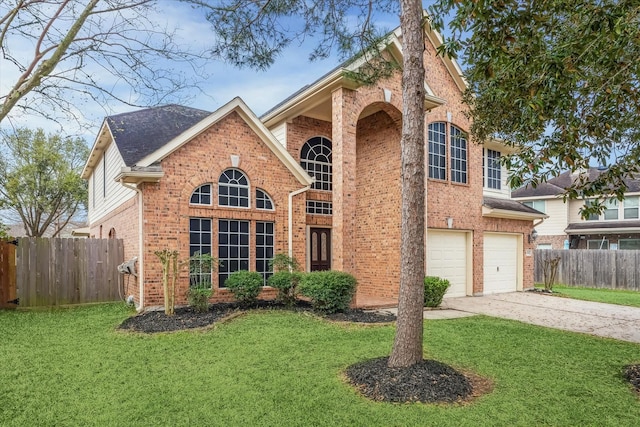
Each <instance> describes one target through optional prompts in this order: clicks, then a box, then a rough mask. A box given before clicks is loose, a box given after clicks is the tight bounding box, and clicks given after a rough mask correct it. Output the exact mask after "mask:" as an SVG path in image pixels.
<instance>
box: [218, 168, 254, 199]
mask: <svg viewBox="0 0 640 427" xmlns="http://www.w3.org/2000/svg"><path fill="white" fill-rule="evenodd" d="M218 204H219V205H220V206H231V207H234V208H248V207H249V180H247V177H246V176H245V175H244V173H242V172H241V171H239V170H238V169H227V170H226V171H224V172H222V175H220V179H219V180H218Z"/></svg>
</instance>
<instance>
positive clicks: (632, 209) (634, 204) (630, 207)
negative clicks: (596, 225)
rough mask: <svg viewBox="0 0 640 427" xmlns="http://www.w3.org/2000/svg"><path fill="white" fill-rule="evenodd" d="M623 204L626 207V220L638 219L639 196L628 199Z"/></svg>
mask: <svg viewBox="0 0 640 427" xmlns="http://www.w3.org/2000/svg"><path fill="white" fill-rule="evenodd" d="M622 204H623V205H624V219H638V217H639V215H638V213H639V212H638V207H639V206H638V196H635V197H627V198H625V199H624V202H622Z"/></svg>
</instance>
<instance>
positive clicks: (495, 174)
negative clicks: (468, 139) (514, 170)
mask: <svg viewBox="0 0 640 427" xmlns="http://www.w3.org/2000/svg"><path fill="white" fill-rule="evenodd" d="M484 166H485V170H486V172H485V183H486V184H485V185H486V187H487V188H492V189H494V190H500V188H502V169H501V167H500V152H499V151H496V150H490V149H487V150H486V155H485V161H484ZM534 209H535V208H534Z"/></svg>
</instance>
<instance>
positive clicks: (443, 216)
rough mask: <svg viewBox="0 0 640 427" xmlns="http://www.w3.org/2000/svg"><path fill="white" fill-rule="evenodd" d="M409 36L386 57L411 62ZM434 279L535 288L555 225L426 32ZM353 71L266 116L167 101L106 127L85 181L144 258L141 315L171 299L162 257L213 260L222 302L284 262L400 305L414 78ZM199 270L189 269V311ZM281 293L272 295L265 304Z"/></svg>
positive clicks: (396, 40)
mask: <svg viewBox="0 0 640 427" xmlns="http://www.w3.org/2000/svg"><path fill="white" fill-rule="evenodd" d="M400 37H401V34H400V31H399V30H396V31H395V32H394V33H392V34H391V36H390V38H389V44H388V45H387V47H386V49H385V54H386V55H389V56H391V57H393V58H394V59H396V60H398V61H399V62H400V63H401V59H402V52H401V43H400ZM425 42H426V48H427V51H426V53H425V66H426V79H425V90H426V91H427V97H426V101H425V107H426V109H427V111H428V112H427V114H426V117H425V119H426V123H427V136H426V140H425V146H426V147H427V148H428V159H427V162H428V164H427V165H426V166H427V175H428V176H427V205H428V206H427V212H428V213H427V223H428V230H427V269H428V274H430V275H438V276H442V277H445V278H447V279H449V280H450V281H451V283H452V286H451V288H450V289H449V291H448V293H447V295H448V296H464V295H479V294H488V293H495V292H508V291H515V290H522V289H524V288H529V287H531V286H533V276H532V273H533V258H532V256H531V252H532V251H531V249H532V243H531V241H530V238H529V235H530V232H531V230H532V226H533V221H534V220H540V219H541V218H544V217H545V215H544V214H542V213H540V212H538V211H536V210H534V209H532V208H529V207H526V206H524V205H522V204H520V203H518V202H515V201H513V200H510V199H509V189H508V188H507V186H506V185H505V178H506V174H505V171H504V170H503V168H501V167H500V165H499V163H498V161H497V159H498V158H499V157H500V155H501V152H503V151H504V150H505V147H503V146H501V145H500V144H498V143H491V144H487V145H484V146H483V145H478V144H473V143H470V142H469V141H468V140H467V136H466V135H467V130H468V129H469V127H470V123H469V121H468V119H467V117H466V116H465V114H464V110H465V106H464V105H463V103H462V92H463V91H464V89H465V83H464V81H463V79H462V77H461V73H460V69H459V68H458V66H457V65H456V64H455V63H454V62H453V61H451V60H450V59H447V58H442V57H441V56H439V55H437V54H436V48H437V46H439V45H440V43H441V40H440V38H439V36H438V34H436V33H435V32H433V31H428V32H427V37H426V40H425ZM357 66H358V63H354V64H351V65H350V66H346V67H339V68H337V69H335V70H333V71H331V72H330V73H328V74H326V75H325V76H323V77H322V78H320V79H319V80H318V81H316V82H315V83H313V84H311V85H309V86H306V87H304V88H303V89H301V90H300V91H298V92H296V93H295V94H294V95H292V96H291V97H289V98H288V99H286V100H285V101H283V102H282V103H280V104H278V105H277V106H276V107H274V108H273V109H272V110H270V111H269V112H267V113H266V114H264V116H263V117H261V118H260V119H258V118H257V117H256V116H255V115H254V114H253V113H252V112H251V110H250V109H249V108H248V107H247V106H246V105H245V104H244V102H243V101H242V100H240V99H239V98H236V99H234V100H232V101H231V102H230V103H228V104H226V105H224V106H223V107H221V108H220V109H218V110H217V111H215V112H213V113H208V112H205V111H202V110H196V109H193V108H189V107H181V106H175V105H172V106H165V107H157V108H151V109H146V110H141V111H135V112H131V113H125V114H120V115H116V116H111V117H107V118H106V119H105V121H104V123H103V125H102V128H101V130H100V133H99V135H98V137H97V139H96V142H95V144H94V146H93V148H92V150H91V155H90V158H89V159H88V161H87V164H86V166H85V168H84V171H83V174H82V176H83V178H85V179H87V180H88V181H89V222H90V229H91V234H92V235H93V236H95V237H100V236H102V237H105V236H106V235H107V234H109V235H112V236H116V237H118V238H123V239H124V242H125V252H126V254H125V257H126V258H127V259H129V258H133V257H137V263H138V264H137V265H138V276H137V278H136V280H130V281H128V283H129V287H128V289H127V293H128V294H132V295H133V296H134V299H135V300H136V304H137V306H138V308H140V309H141V308H143V307H146V306H153V305H160V304H162V301H163V295H162V277H161V266H160V263H159V261H158V259H157V258H156V257H155V256H154V251H156V250H162V249H165V248H168V249H176V250H178V251H179V252H180V255H181V259H186V258H187V257H189V255H191V254H194V253H195V252H196V251H200V252H202V253H208V252H210V253H212V254H213V256H215V257H217V258H219V259H220V261H221V262H222V266H221V267H220V269H219V271H217V272H215V273H214V274H213V277H212V279H213V280H212V281H213V288H214V290H215V293H214V296H213V298H212V301H222V300H228V299H230V298H231V296H230V294H229V292H228V291H227V290H226V289H225V288H224V281H225V280H226V278H227V277H228V275H229V274H230V273H232V272H233V271H236V270H239V269H249V270H254V271H258V272H260V273H261V274H262V275H263V277H265V280H266V278H267V277H268V276H269V274H271V273H270V271H269V267H268V260H269V259H270V258H271V256H273V254H274V253H288V254H290V255H292V256H294V257H296V258H297V259H298V260H299V261H300V262H301V264H302V265H303V267H304V269H305V270H306V271H314V270H326V269H333V270H342V271H346V272H349V273H352V274H354V275H355V276H356V278H357V279H358V286H357V292H356V298H355V304H356V305H358V306H371V305H380V304H393V303H395V302H397V298H398V291H399V281H400V264H401V259H400V228H401V208H400V207H401V181H400V176H401V156H400V154H401V153H400V139H401V121H402V114H401V111H402V105H401V104H402V102H401V101H402V92H401V76H400V74H399V73H397V74H395V75H394V76H392V77H391V78H388V79H385V80H382V81H379V82H378V83H377V84H374V85H372V86H360V85H358V84H357V83H356V82H354V81H353V80H350V79H349V78H348V77H346V75H345V71H347V70H353V69H356V68H357ZM189 283H190V280H189V273H188V271H186V270H185V271H183V272H181V274H180V278H179V283H178V290H177V301H178V303H183V302H184V301H185V298H184V293H185V291H186V290H187V289H188V287H189ZM273 295H275V291H274V290H273V289H270V288H269V287H265V288H264V291H263V296H264V297H269V296H273Z"/></svg>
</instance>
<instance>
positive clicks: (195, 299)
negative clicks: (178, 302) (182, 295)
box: [187, 288, 213, 313]
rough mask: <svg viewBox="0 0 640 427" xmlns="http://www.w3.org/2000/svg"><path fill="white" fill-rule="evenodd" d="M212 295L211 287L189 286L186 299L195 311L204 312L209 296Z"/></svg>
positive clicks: (207, 306) (207, 308) (207, 305)
mask: <svg viewBox="0 0 640 427" xmlns="http://www.w3.org/2000/svg"><path fill="white" fill-rule="evenodd" d="M211 295H213V290H211V288H189V290H188V291H187V301H188V302H189V306H190V307H191V308H193V310H194V311H196V312H197V313H206V312H207V310H209V298H211Z"/></svg>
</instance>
